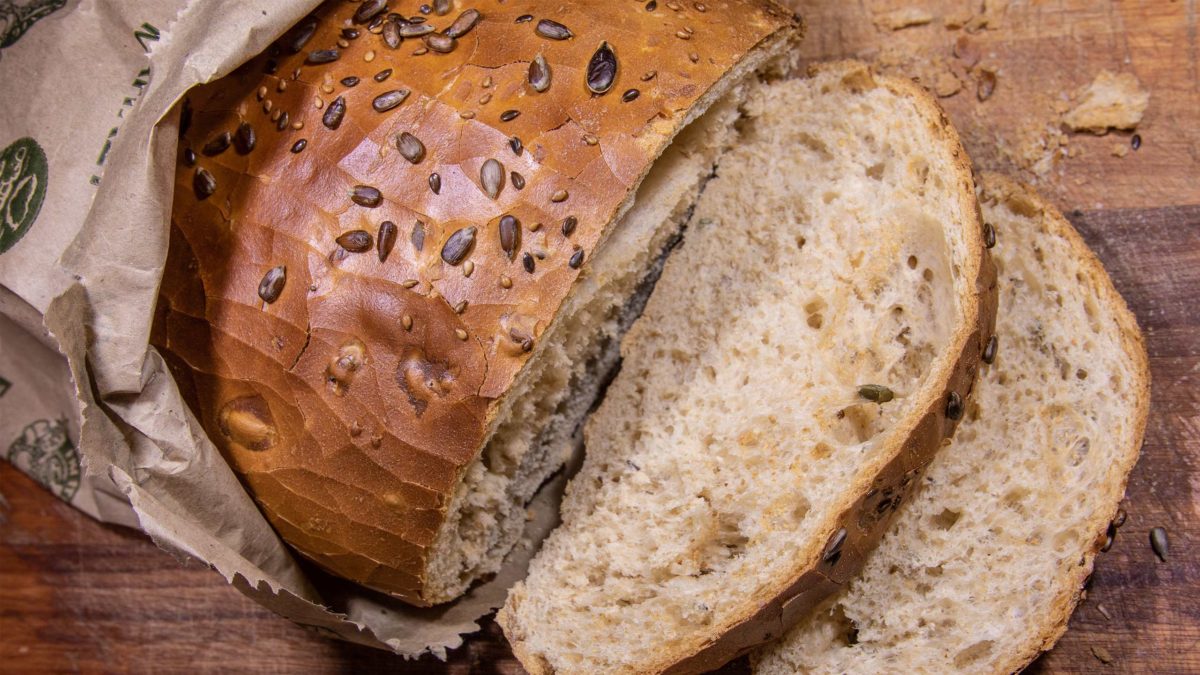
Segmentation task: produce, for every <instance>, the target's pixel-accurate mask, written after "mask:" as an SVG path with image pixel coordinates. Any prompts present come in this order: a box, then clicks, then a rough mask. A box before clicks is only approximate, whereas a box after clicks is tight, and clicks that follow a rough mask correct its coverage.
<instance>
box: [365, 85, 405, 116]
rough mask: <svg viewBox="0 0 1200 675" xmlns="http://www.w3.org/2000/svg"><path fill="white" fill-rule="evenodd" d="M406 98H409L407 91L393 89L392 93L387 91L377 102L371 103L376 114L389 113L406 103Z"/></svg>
mask: <svg viewBox="0 0 1200 675" xmlns="http://www.w3.org/2000/svg"><path fill="white" fill-rule="evenodd" d="M406 98H408V90H407V89H393V90H391V91H385V92H383V93H382V94H380V95H378V96H376V97H375V100H373V101H371V107H372V108H374V109H375V112H387V111H389V110H391V109H392V108H395V107H396V106H398V105H400V104H401V103H404V99H406Z"/></svg>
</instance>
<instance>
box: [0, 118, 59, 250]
mask: <svg viewBox="0 0 1200 675" xmlns="http://www.w3.org/2000/svg"><path fill="white" fill-rule="evenodd" d="M47 177H48V176H47V166H46V153H45V152H42V146H40V145H38V144H37V141H35V140H33V139H32V138H29V137H25V138H19V139H17V140H15V141H13V143H12V144H11V145H9V146H8V147H7V148H5V149H4V151H3V152H0V253H4V252H5V251H7V250H8V249H10V248H12V247H13V246H14V245H16V243H17V242H18V241H20V240H21V237H23V236H25V232H26V231H28V230H29V226H30V225H33V221H35V220H37V216H38V211H40V210H41V209H42V200H43V199H45V197H46V180H47Z"/></svg>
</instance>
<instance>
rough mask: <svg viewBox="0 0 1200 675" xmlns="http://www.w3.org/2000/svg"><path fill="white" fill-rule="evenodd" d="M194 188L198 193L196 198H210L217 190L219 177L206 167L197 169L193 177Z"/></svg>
mask: <svg viewBox="0 0 1200 675" xmlns="http://www.w3.org/2000/svg"><path fill="white" fill-rule="evenodd" d="M192 190H193V191H194V192H195V193H196V199H208V198H209V197H211V196H212V193H214V192H216V191H217V179H216V178H213V175H212V174H211V173H209V172H208V171H207V170H205V169H204V168H199V169H196V175H195V176H193V177H192Z"/></svg>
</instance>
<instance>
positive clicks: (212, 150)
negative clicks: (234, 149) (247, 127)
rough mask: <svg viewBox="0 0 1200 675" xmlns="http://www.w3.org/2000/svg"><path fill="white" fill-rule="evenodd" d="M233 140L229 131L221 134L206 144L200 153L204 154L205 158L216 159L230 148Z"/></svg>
mask: <svg viewBox="0 0 1200 675" xmlns="http://www.w3.org/2000/svg"><path fill="white" fill-rule="evenodd" d="M231 139H232V135H231V134H230V133H229V132H228V131H225V132H222V133H219V134H217V135H216V136H213V137H212V140H210V141H209V142H207V143H205V144H204V147H203V148H201V149H200V152H202V153H204V156H205V157H216V156H217V155H219V154H221V153H222V152H225V150H227V149H228V148H229V141H230V140H231Z"/></svg>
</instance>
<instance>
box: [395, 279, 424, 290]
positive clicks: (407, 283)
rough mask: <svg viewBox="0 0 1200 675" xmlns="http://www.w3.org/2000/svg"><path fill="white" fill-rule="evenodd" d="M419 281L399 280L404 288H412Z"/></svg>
mask: <svg viewBox="0 0 1200 675" xmlns="http://www.w3.org/2000/svg"><path fill="white" fill-rule="evenodd" d="M419 283H421V282H419V281H417V280H416V279H405V280H404V281H401V282H400V285H401V286H403V287H405V288H408V289H412V288H415V287H416V285H417V284H419Z"/></svg>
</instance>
